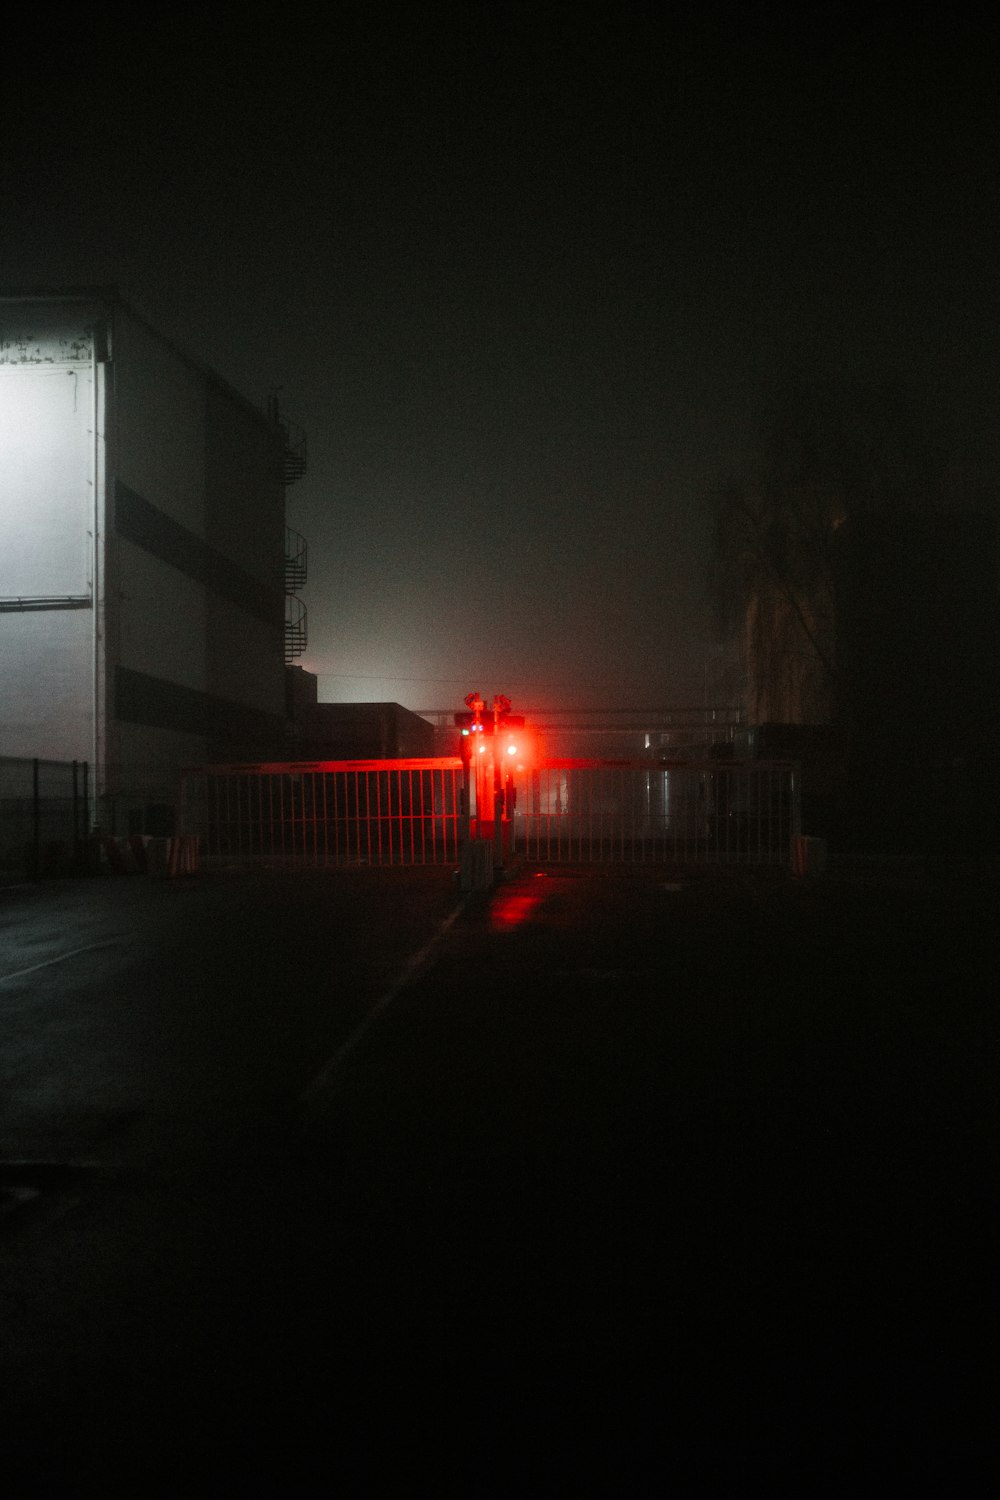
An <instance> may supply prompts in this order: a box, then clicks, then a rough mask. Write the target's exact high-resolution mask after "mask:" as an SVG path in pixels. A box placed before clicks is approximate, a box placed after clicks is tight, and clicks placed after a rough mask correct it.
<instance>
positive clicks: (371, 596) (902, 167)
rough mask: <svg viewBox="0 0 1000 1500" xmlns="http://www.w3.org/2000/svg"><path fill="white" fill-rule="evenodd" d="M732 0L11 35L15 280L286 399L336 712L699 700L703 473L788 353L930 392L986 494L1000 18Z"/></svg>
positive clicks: (11, 265)
mask: <svg viewBox="0 0 1000 1500" xmlns="http://www.w3.org/2000/svg"><path fill="white" fill-rule="evenodd" d="M755 11H756V8H755V7H751V6H745V7H742V8H741V9H740V10H730V9H729V8H724V7H715V8H713V7H697V8H692V9H691V11H690V15H691V17H692V19H691V20H689V21H688V20H685V19H684V17H685V15H686V14H687V12H686V10H685V8H684V7H683V6H673V7H670V8H669V16H670V19H669V21H664V20H663V19H661V18H659V17H654V14H653V11H652V9H651V8H647V7H645V6H643V7H638V6H635V7H625V8H623V9H619V8H616V9H615V11H614V12H613V13H608V14H606V15H605V17H604V18H603V19H600V18H598V19H596V20H593V21H584V20H582V19H580V17H579V15H578V16H577V17H576V19H575V20H574V21H573V23H572V25H569V24H568V23H567V21H566V19H565V17H564V16H563V15H561V14H560V15H559V16H557V15H556V14H555V13H554V12H545V11H544V10H542V11H541V12H539V11H538V10H537V9H532V8H527V7H525V8H520V7H516V6H515V7H505V8H495V10H494V12H493V13H492V14H491V15H490V16H485V15H481V14H480V13H479V12H478V11H473V10H472V9H465V10H459V9H454V10H444V9H434V8H431V9H429V10H427V11H425V12H422V13H420V14H419V15H418V16H417V17H416V18H414V15H413V13H412V12H408V13H407V14H408V15H409V16H410V19H409V21H408V22H407V23H406V25H405V26H401V24H400V21H399V18H398V16H397V14H396V13H395V11H394V10H393V9H389V8H386V9H383V10H382V11H378V10H376V9H374V8H373V9H372V10H370V11H369V12H368V13H367V18H366V19H364V20H351V19H349V15H350V12H349V11H348V10H347V9H341V8H339V7H338V8H334V9H333V10H331V11H330V12H329V15H330V17H331V18H332V27H331V29H330V30H329V31H319V30H317V29H315V28H316V23H315V22H309V21H306V20H304V19H303V16H302V14H300V13H298V12H296V11H295V10H293V9H286V10H285V11H283V12H282V11H277V10H276V11H272V12H271V17H272V20H271V24H270V25H265V24H264V22H263V21H261V23H260V25H259V26H257V25H255V23H254V22H253V20H252V18H248V12H247V11H245V10H242V9H241V10H238V11H237V10H232V11H231V10H229V8H228V7H216V8H214V9H212V8H209V9H207V10H205V11H202V12H200V13H198V15H197V16H194V15H192V16H191V17H188V14H187V13H186V12H185V21H184V26H183V27H182V26H181V24H180V22H174V23H170V22H157V23H148V22H147V21H146V20H145V18H144V17H145V13H141V12H137V11H132V12H128V13H124V12H123V13H122V15H121V16H119V15H117V13H115V14H114V15H112V13H111V12H108V11H104V12H101V11H100V8H99V9H98V14H99V15H103V16H104V20H103V21H102V22H99V23H98V25H97V29H96V30H94V31H92V32H89V33H88V34H87V35H77V36H75V37H64V38H62V39H61V40H60V41H59V42H58V43H57V44H56V45H57V46H58V52H57V55H55V56H53V52H52V43H51V39H50V38H41V37H36V38H32V39H28V38H25V39H24V42H23V44H22V45H19V46H18V47H17V48H16V49H12V50H9V51H8V54H7V63H6V65H5V69H4V75H5V76H4V84H3V89H2V92H0V108H2V112H3V118H4V126H5V129H4V135H3V144H2V146H0V150H2V160H3V215H2V225H0V283H2V284H3V286H4V287H7V288H10V287H13V288H18V287H25V286H32V287H37V286H43V287H60V286H67V285H83V284H90V283H96V284H115V285H118V286H119V287H120V288H121V289H122V291H123V292H124V293H125V295H126V296H128V297H129V298H130V299H131V300H132V301H133V302H134V303H135V304H136V306H137V307H138V308H139V309H140V310H142V311H144V312H145V313H146V315H147V316H148V317H149V318H150V319H151V321H153V322H154V323H155V324H156V325H157V326H158V327H160V328H162V330H163V331H164V332H166V333H168V334H169V335H171V336H172V337H173V338H175V339H176V340H177V341H178V342H179V343H180V344H181V345H182V346H183V347H184V348H186V349H187V350H188V351H189V352H191V353H192V354H194V355H195V356H196V357H197V358H200V359H202V360H204V361H205V362H207V363H209V364H211V365H212V366H214V367H215V368H216V369H217V370H219V372H220V373H221V374H223V375H224V376H225V377H226V378H227V379H228V380H230V381H231V382H232V383H233V384H234V385H235V386H237V387H238V388H239V389H240V390H242V391H243V392H245V394H246V395H248V396H249V397H250V398H251V399H252V400H254V401H255V402H257V403H258V404H261V405H263V404H264V402H265V401H266V399H267V395H268V392H269V390H271V389H272V388H273V387H281V388H282V400H283V402H284V405H285V409H286V411H287V413H288V415H289V416H290V417H291V418H292V419H293V420H295V421H297V422H299V423H300V424H301V425H302V426H303V427H305V428H306V430H307V432H308V436H309V444H310V459H311V466H310V471H309V474H308V476H307V478H306V479H305V480H303V481H302V482H301V483H300V484H299V485H298V486H297V487H296V488H295V489H293V490H292V491H291V492H290V496H289V508H288V509H289V515H288V518H289V521H290V522H291V524H293V525H295V526H297V527H298V528H299V529H300V530H302V531H303V532H305V533H306V535H307V537H308V540H309V544H310V562H311V575H310V580H309V585H308V587H307V589H306V590H305V593H304V597H305V599H306V603H307V605H308V608H309V620H310V636H311V639H310V649H309V652H308V655H307V656H306V658H304V665H306V666H307V667H308V668H309V669H310V670H312V671H315V672H317V673H318V674H319V677H320V692H321V696H322V697H324V698H329V699H352V698H358V699H364V698H395V699H397V700H399V701H400V702H403V703H405V704H407V705H409V706H411V707H432V706H437V705H441V706H448V705H453V704H457V703H459V702H460V700H461V699H462V697H463V696H464V694H465V693H466V691H468V690H469V689H470V688H474V687H478V688H480V689H482V690H483V691H484V692H486V693H487V694H489V693H492V692H498V691H505V692H507V693H508V694H509V695H510V696H511V697H512V698H513V699H514V700H515V704H516V706H541V705H547V706H559V705H580V706H582V705H584V704H587V703H599V704H614V705H621V706H626V705H628V704H639V703H640V702H641V703H645V704H647V705H648V704H652V703H674V704H680V703H683V702H691V701H696V702H700V701H701V699H702V696H703V693H704V681H705V660H706V653H707V652H708V649H709V647H708V642H709V624H708V609H707V605H706V602H705V597H704V575H705V563H706V555H707V537H708V520H707V516H708V511H707V506H706V500H705V496H706V492H707V491H708V490H710V488H711V487H712V485H713V483H714V482H716V481H717V480H718V479H719V478H720V477H722V476H723V475H724V474H725V473H727V472H728V471H731V470H734V469H735V470H739V468H740V466H741V465H743V464H745V463H746V461H747V455H748V453H749V452H750V450H751V448H752V444H753V441H754V434H755V432H756V431H757V429H758V424H759V421H760V416H761V412H762V410H763V409H764V407H766V405H767V403H768V401H769V400H770V399H771V395H772V393H773V390H774V387H775V384H776V382H778V381H779V380H780V379H781V377H782V376H783V374H784V373H786V372H787V371H788V370H789V369H790V368H793V367H794V368H799V369H802V370H804V371H806V372H807V373H808V374H809V375H810V376H811V377H817V378H825V377H834V378H837V379H841V380H847V381H853V380H861V381H871V380H880V379H883V378H889V377H892V378H895V377H899V376H903V377H905V378H906V379H908V380H911V381H915V382H917V383H918V384H919V385H920V386H921V388H923V389H926V390H927V391H929V392H931V393H932V399H933V400H937V399H940V400H941V402H942V403H944V404H946V405H947V406H948V409H949V411H951V412H954V413H957V414H958V418H959V422H960V427H961V457H962V460H963V462H964V464H965V465H966V466H967V467H968V469H969V470H970V471H976V472H977V473H979V474H980V476H981V477H982V476H985V480H986V483H987V484H989V483H991V482H992V475H993V473H994V472H995V470H996V467H997V444H996V436H995V426H996V419H995V401H994V395H995V390H996V386H997V377H998V373H1000V358H998V342H997V314H998V296H997V270H996V267H997V227H998V215H997V194H998V181H1000V179H998V151H997V147H998V121H1000V110H998V108H997V99H996V90H995V73H996V64H997V58H996V56H995V47H994V43H993V39H992V36H991V35H990V34H989V33H988V32H986V31H984V32H983V33H981V34H977V33H976V31H975V29H974V28H973V27H972V26H971V25H964V26H963V23H962V22H961V20H960V19H959V20H957V21H956V20H955V19H954V18H952V17H950V16H947V17H946V18H945V19H942V20H938V21H937V22H933V21H931V20H927V21H925V22H918V21H914V20H913V19H912V18H911V19H910V20H908V21H907V23H906V24H905V25H903V26H900V25H899V24H898V23H896V22H893V23H892V24H890V21H889V19H888V16H887V15H886V19H884V20H878V19H875V20H873V19H871V18H869V19H867V20H861V21H859V20H853V19H851V17H852V16H853V15H854V12H853V11H851V10H848V9H846V8H842V9H841V8H837V7H831V6H824V7H811V6H800V7H798V9H797V10H795V11H794V12H792V14H793V15H794V16H795V20H794V22H792V23H786V22H785V21H780V22H779V21H776V20H774V19H772V20H771V21H770V22H764V21H763V20H762V19H761V17H760V16H759V15H756V14H755ZM767 11H768V14H769V15H770V16H771V17H772V18H773V17H774V16H775V15H776V10H775V8H773V7H768V8H767ZM941 14H942V15H944V13H943V12H942V13H941ZM126 16H128V17H130V19H125V17H126ZM737 17H742V19H739V20H737V19H736V18H737ZM956 28H957V29H956ZM15 56H16V58H17V64H16V66H15V65H14V62H13V60H14V58H15ZM43 59H44V60H43Z"/></svg>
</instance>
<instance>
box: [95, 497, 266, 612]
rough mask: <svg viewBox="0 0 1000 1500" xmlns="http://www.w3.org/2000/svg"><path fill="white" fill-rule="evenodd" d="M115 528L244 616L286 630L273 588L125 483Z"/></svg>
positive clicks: (116, 509)
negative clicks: (242, 612) (234, 607)
mask: <svg viewBox="0 0 1000 1500" xmlns="http://www.w3.org/2000/svg"><path fill="white" fill-rule="evenodd" d="M115 530H116V532H117V533H118V535H119V536H122V537H124V538H125V539H126V541H129V542H133V543H134V544H135V545H136V546H137V547H141V548H142V549H143V551H145V552H148V553H150V554H151V556H153V557H156V558H158V559H159V560H160V562H165V563H167V564H169V566H170V567H172V568H176V569H177V570H178V572H180V573H184V574H186V575H187V577H188V578H193V579H194V580H195V582H196V583H200V584H203V585H204V587H205V588H207V589H209V590H211V592H212V593H214V594H217V595H219V596H220V597H221V598H223V599H226V600H228V601H229V603H230V604H235V605H236V606H237V608H238V609H242V610H243V611H244V612H245V613H246V614H249V615H253V616H254V617H255V618H256V619H258V620H263V622H264V623H265V624H266V625H270V626H272V627H273V628H274V629H276V630H283V629H284V620H285V601H284V594H283V593H282V592H281V590H280V589H277V588H269V587H268V585H267V584H266V583H263V582H262V581H261V580H260V579H259V578H254V577H253V576H252V575H251V574H250V573H247V572H244V570H243V569H242V568H240V567H237V565H236V564H235V563H234V562H231V561H230V560H229V558H228V557H224V556H223V555H222V553H221V552H217V551H216V549H215V548H214V547H211V546H209V544H208V543H207V542H206V541H203V540H202V538H201V537H198V536H195V534H194V532H192V531H188V529H187V527H186V526H182V525H181V524H180V523H179V522H178V521H175V520H173V518H172V517H171V516H168V515H166V514H165V513H164V512H163V511H162V510H159V509H158V507H157V506H155V505H151V504H150V502H149V501H148V500H146V499H144V498H143V496H142V495H139V494H137V493H136V491H135V490H132V489H129V487H128V485H127V484H123V483H122V481H121V480H118V481H117V482H116V484H115Z"/></svg>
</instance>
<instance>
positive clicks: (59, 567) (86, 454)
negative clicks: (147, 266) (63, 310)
mask: <svg viewBox="0 0 1000 1500" xmlns="http://www.w3.org/2000/svg"><path fill="white" fill-rule="evenodd" d="M43 323H44V320H43ZM3 333H4V335H5V336H4V337H2V338H0V755H13V756H29V757H36V756H37V757H39V758H48V759H57V760H90V761H93V759H94V758H95V729H96V719H95V693H96V687H95V612H94V609H93V586H94V576H95V547H94V532H95V523H97V525H98V526H99V524H100V508H101V501H102V485H101V477H102V468H103V464H102V458H103V455H102V453H101V451H100V437H99V432H100V428H101V425H102V416H101V407H102V396H103V380H102V378H101V374H102V372H101V371H100V369H99V368H95V366H94V364H93V363H92V359H91V355H92V346H91V345H90V344H89V342H87V340H86V336H85V335H83V334H81V338H80V339H78V340H76V341H75V342H70V341H67V340H65V339H59V338H58V337H56V336H55V335H54V334H53V333H52V331H51V330H48V329H46V328H45V327H44V326H43V327H42V328H41V329H39V328H36V327H35V318H34V315H33V313H32V311H31V309H25V310H23V311H22V312H21V313H20V321H19V324H14V325H13V326H11V325H10V324H5V326H4V329H3ZM28 334H33V335H34V337H31V338H28V337H27V335H28Z"/></svg>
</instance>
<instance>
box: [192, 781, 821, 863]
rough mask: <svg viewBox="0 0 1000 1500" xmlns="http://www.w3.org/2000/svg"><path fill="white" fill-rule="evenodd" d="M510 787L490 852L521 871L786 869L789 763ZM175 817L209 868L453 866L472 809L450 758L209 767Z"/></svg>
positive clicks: (791, 794)
mask: <svg viewBox="0 0 1000 1500" xmlns="http://www.w3.org/2000/svg"><path fill="white" fill-rule="evenodd" d="M512 779H513V784H514V791H515V796H514V797H513V798H509V797H508V798H507V805H506V808H505V810H504V816H503V838H502V840H501V843H502V847H503V850H504V851H507V850H509V849H510V850H513V852H514V854H515V855H518V856H520V857H521V858H524V859H527V860H529V861H531V862H532V863H536V862H537V863H552V862H555V863H577V864H590V863H606V864H682V865H692V864H742V865H787V864H789V862H790V858H791V849H792V844H793V841H794V839H795V838H796V837H797V836H798V835H799V834H800V832H801V827H800V812H799V808H800V785H799V772H798V766H797V765H795V764H793V763H792V762H788V761H746V762H736V761H704V762H696V761H664V760H649V759H645V760H577V759H548V760H544V761H542V762H541V763H540V764H539V765H538V766H537V767H536V768H530V769H526V770H522V771H519V772H518V773H517V774H516V775H515V776H514V777H513V778H512ZM511 802H512V803H513V806H511ZM181 809H182V811H181V818H182V822H181V827H182V829H183V831H184V832H185V833H193V834H197V835H198V836H199V838H200V857H201V863H202V865H203V866H204V867H205V868H209V869H210V868H213V867H219V866H220V865H228V864H236V865H245V866H246V865H258V866H272V867H282V866H284V867H288V868H296V869H323V868H328V867H335V866H346V865H374V866H382V865H447V864H457V862H458V860H459V857H460V848H461V844H462V841H463V839H464V838H465V837H466V836H467V834H468V831H469V814H470V807H469V804H468V801H467V800H466V799H465V797H464V795H463V767H462V762H461V760H460V759H459V758H458V757H450V756H448V757H441V758H439V759H415V760H364V761H357V760H355V761H317V762H291V763H274V764H266V765H236V766H208V767H203V768H201V769H199V770H192V771H187V772H185V774H184V779H183V784H182V799H181ZM476 812H477V820H478V813H479V810H478V809H476ZM472 826H473V827H474V828H475V829H476V830H477V831H478V833H479V834H480V836H481V837H482V838H486V839H492V837H493V834H494V832H495V831H496V830H494V825H493V823H492V822H487V821H486V819H485V817H484V819H483V820H482V821H481V822H480V821H477V822H476V823H474V824H473V825H472ZM498 852H499V850H498Z"/></svg>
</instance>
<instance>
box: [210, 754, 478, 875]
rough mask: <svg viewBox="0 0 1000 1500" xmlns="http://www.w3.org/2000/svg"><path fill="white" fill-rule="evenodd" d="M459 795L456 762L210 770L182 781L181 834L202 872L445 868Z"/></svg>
mask: <svg viewBox="0 0 1000 1500" xmlns="http://www.w3.org/2000/svg"><path fill="white" fill-rule="evenodd" d="M461 789H462V770H461V762H460V761H459V760H457V759H456V758H453V757H446V758H441V759H420V760H377V761H321V762H316V763H309V764H299V763H291V764H272V765H255V766H244V767H241V766H208V767H202V768H199V769H196V770H190V771H187V772H185V774H184V778H183V782H182V794H181V827H182V830H183V831H184V832H185V833H194V834H198V835H199V836H200V839H201V845H200V847H201V864H202V867H203V868H208V869H211V868H212V867H213V866H214V867H216V868H218V867H219V866H224V865H228V864H234V865H240V866H247V865H259V866H273V867H288V868H297V869H322V868H327V867H334V866H344V865H440V864H448V863H452V862H454V861H456V860H457V859H458V850H459V838H460V833H461V824H462V816H461V795H460V794H461Z"/></svg>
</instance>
